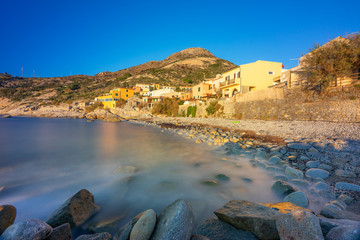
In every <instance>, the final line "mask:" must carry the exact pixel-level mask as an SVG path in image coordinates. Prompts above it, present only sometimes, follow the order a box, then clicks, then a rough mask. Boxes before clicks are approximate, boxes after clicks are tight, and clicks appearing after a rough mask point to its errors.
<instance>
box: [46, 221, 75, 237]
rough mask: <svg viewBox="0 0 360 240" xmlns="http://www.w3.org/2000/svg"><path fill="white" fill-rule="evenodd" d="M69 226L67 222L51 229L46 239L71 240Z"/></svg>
mask: <svg viewBox="0 0 360 240" xmlns="http://www.w3.org/2000/svg"><path fill="white" fill-rule="evenodd" d="M71 239H72V236H71V228H70V224H69V223H64V224H63V225H60V226H58V227H56V228H54V229H53V231H52V233H51V235H50V237H49V238H47V239H46V240H71Z"/></svg>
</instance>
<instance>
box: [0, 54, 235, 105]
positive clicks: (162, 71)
mask: <svg viewBox="0 0 360 240" xmlns="http://www.w3.org/2000/svg"><path fill="white" fill-rule="evenodd" d="M235 66H236V65H235V64H233V63H231V62H229V61H226V60H223V59H220V58H217V57H216V56H214V55H213V54H212V53H211V52H209V51H208V50H206V49H203V48H189V49H185V50H183V51H180V52H177V53H174V54H172V55H170V56H169V57H167V58H166V59H164V60H162V61H150V62H147V63H144V64H140V65H137V66H134V67H130V68H127V69H123V70H119V71H116V72H102V73H98V74H96V75H95V76H87V75H75V76H68V77H51V78H20V77H13V76H11V75H9V74H1V75H0V97H3V98H8V99H10V100H11V101H21V100H25V99H26V100H27V101H28V102H44V104H59V103H62V102H68V103H70V102H72V101H75V100H92V99H94V98H95V97H96V96H98V95H100V94H102V93H104V92H108V91H109V90H110V89H111V88H115V87H119V86H123V87H128V86H133V85H135V84H136V83H157V84H162V85H189V84H196V83H198V82H200V81H202V80H204V78H213V77H215V76H216V74H219V73H222V72H224V71H226V70H228V69H231V68H233V67H235Z"/></svg>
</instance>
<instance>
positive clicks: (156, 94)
mask: <svg viewBox="0 0 360 240" xmlns="http://www.w3.org/2000/svg"><path fill="white" fill-rule="evenodd" d="M173 92H175V91H174V90H172V89H159V90H154V91H151V92H149V96H150V97H161V96H163V95H165V94H167V93H173Z"/></svg>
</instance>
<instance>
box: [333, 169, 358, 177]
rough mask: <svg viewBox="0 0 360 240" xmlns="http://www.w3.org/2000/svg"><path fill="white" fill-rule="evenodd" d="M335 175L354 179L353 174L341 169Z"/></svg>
mask: <svg viewBox="0 0 360 240" xmlns="http://www.w3.org/2000/svg"><path fill="white" fill-rule="evenodd" d="M335 175H336V176H339V177H347V178H356V175H355V173H353V172H350V171H346V170H341V169H337V170H336V171H335Z"/></svg>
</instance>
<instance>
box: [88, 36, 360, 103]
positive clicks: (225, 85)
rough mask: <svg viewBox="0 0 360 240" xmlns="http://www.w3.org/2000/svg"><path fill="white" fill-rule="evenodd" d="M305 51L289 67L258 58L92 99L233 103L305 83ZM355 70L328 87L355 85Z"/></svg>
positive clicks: (358, 79) (357, 69) (359, 69)
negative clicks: (192, 80) (187, 79)
mask: <svg viewBox="0 0 360 240" xmlns="http://www.w3.org/2000/svg"><path fill="white" fill-rule="evenodd" d="M344 39H345V38H342V37H338V38H335V39H333V40H331V41H330V42H328V43H326V44H324V45H323V46H321V48H326V46H327V45H328V44H330V43H334V42H335V43H336V42H338V41H345V40H344ZM309 54H311V53H308V54H306V55H304V56H302V57H301V58H299V59H298V63H299V64H298V65H297V66H295V67H293V68H291V69H285V68H284V66H283V64H282V63H281V62H272V61H264V60H258V61H255V62H251V63H247V64H242V65H239V66H237V67H235V68H233V69H230V70H228V71H226V72H222V73H218V74H217V75H216V77H215V78H211V79H206V78H204V80H203V81H202V82H200V83H198V84H196V85H193V86H191V85H188V86H185V85H177V86H175V85H173V86H167V85H160V84H142V83H135V84H133V87H128V88H115V89H112V90H111V91H110V92H109V93H107V94H104V95H101V96H98V97H97V98H95V102H99V103H101V105H102V106H103V107H104V108H107V109H114V108H117V107H119V106H121V105H120V104H118V103H119V102H124V100H125V101H126V102H127V104H128V105H129V106H131V107H133V108H134V107H141V108H146V109H149V110H151V109H152V108H153V107H154V105H155V104H157V103H160V102H163V101H164V99H166V98H172V99H174V98H175V99H177V100H178V102H179V105H193V106H195V105H196V104H197V103H199V102H202V101H204V100H209V99H210V100H211V99H217V100H223V101H227V102H236V101H239V98H241V97H242V96H246V94H248V93H253V92H258V91H259V90H263V91H262V93H260V95H262V94H263V93H265V95H267V94H268V92H269V91H266V90H267V89H274V88H275V89H301V88H305V87H307V86H308V85H309V82H308V80H307V79H306V78H304V77H303V75H304V74H303V68H304V67H306V66H304V65H305V64H304V63H303V62H304V61H303V60H304V59H305V58H306V57H307V56H309ZM359 73H360V67H359V66H357V67H355V68H353V70H352V72H351V73H349V74H348V75H347V76H345V77H337V78H334V79H332V80H331V81H330V82H329V86H328V87H329V88H338V87H342V86H355V85H356V84H358V83H359V82H360V74H359ZM264 90H265V91H264Z"/></svg>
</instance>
